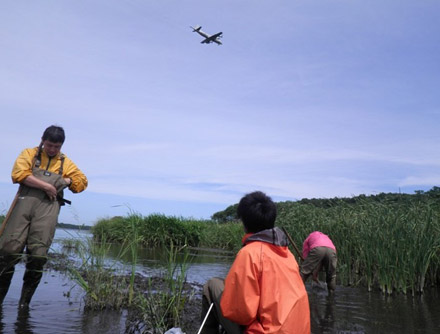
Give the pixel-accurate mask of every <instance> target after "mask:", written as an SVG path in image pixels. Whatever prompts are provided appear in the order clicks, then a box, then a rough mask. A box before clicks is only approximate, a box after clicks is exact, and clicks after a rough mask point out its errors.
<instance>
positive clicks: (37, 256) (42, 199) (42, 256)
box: [0, 150, 67, 306]
mask: <svg viewBox="0 0 440 334" xmlns="http://www.w3.org/2000/svg"><path fill="white" fill-rule="evenodd" d="M40 155H41V150H39V154H37V156H36V157H35V159H34V161H35V162H34V167H33V168H32V175H33V176H34V177H36V178H38V179H40V180H42V181H44V182H47V183H50V184H51V185H53V186H54V187H55V188H56V189H57V191H58V196H57V198H59V199H62V198H63V189H64V188H66V187H67V183H66V182H65V181H64V179H63V177H62V173H63V165H64V156H63V155H61V167H60V170H59V172H58V173H53V172H49V171H48V169H49V165H50V160H49V163H48V166H47V169H41V168H39V167H40V165H41V158H40ZM61 205H64V202H61V201H59V200H55V201H53V200H50V199H49V197H48V196H47V194H46V193H45V192H44V191H43V190H41V189H37V188H32V187H28V186H26V185H23V184H22V185H20V188H19V193H18V199H17V202H16V204H15V207H14V208H13V209H12V212H11V215H10V217H9V222H8V223H7V224H6V226H5V229H4V232H3V234H2V235H1V237H0V304H1V303H2V302H3V299H4V297H5V296H6V293H7V291H8V289H9V286H10V284H11V280H12V276H13V274H14V268H15V265H16V264H17V263H18V262H19V261H20V258H21V256H22V254H23V251H24V249H25V248H26V254H27V261H26V271H25V273H24V276H23V288H22V293H21V298H20V302H19V305H20V306H26V305H28V304H29V302H30V300H31V298H32V296H33V294H34V292H35V289H36V288H37V286H38V284H39V283H40V280H41V277H42V275H43V267H44V264H45V263H46V261H47V257H46V256H47V252H48V250H49V247H50V245H51V244H52V241H53V237H54V234H55V227H56V224H57V221H58V214H59V212H60V206H61Z"/></svg>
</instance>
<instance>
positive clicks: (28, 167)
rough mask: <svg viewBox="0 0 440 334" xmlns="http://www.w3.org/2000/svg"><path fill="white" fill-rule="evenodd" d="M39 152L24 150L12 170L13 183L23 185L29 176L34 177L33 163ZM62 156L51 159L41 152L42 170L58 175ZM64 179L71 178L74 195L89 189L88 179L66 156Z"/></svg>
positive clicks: (35, 149)
mask: <svg viewBox="0 0 440 334" xmlns="http://www.w3.org/2000/svg"><path fill="white" fill-rule="evenodd" d="M37 152H38V147H35V148H27V149H24V150H23V151H22V152H21V153H20V155H19V156H18V158H17V160H15V163H14V167H13V168H12V174H11V177H12V182H13V183H21V182H23V180H24V179H25V178H27V177H28V176H29V175H32V167H33V166H32V163H33V160H34V157H35V155H36V154H37ZM60 156H61V154H57V155H56V156H54V157H52V158H50V157H49V156H48V155H47V154H46V152H44V150H42V152H41V165H40V169H45V170H47V171H49V172H52V173H58V172H59V170H60V168H61V159H60ZM62 176H63V178H70V179H71V181H72V183H71V184H70V186H69V189H70V190H71V191H72V192H73V193H79V192H81V191H83V190H85V189H86V188H87V184H88V181H87V178H86V176H85V175H84V174H83V173H82V172H81V170H80V169H79V168H78V167H77V166H76V165H75V164H74V163H73V161H72V160H70V159H69V158H68V157H67V156H66V155H64V164H63V175H62Z"/></svg>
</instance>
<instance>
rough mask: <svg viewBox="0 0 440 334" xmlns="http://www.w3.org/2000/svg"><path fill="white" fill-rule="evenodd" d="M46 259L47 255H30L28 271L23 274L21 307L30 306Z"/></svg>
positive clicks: (19, 304) (27, 265)
mask: <svg viewBox="0 0 440 334" xmlns="http://www.w3.org/2000/svg"><path fill="white" fill-rule="evenodd" d="M46 261H47V259H46V257H37V256H31V255H28V260H27V263H26V271H25V273H24V276H23V288H22V289H21V297H20V301H19V303H18V306H19V308H23V307H29V303H30V302H31V299H32V296H33V295H34V293H35V290H36V289H37V287H38V284H40V280H41V277H42V276H43V267H44V264H45V263H46Z"/></svg>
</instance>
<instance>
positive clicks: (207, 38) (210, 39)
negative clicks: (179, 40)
mask: <svg viewBox="0 0 440 334" xmlns="http://www.w3.org/2000/svg"><path fill="white" fill-rule="evenodd" d="M191 28H192V30H193V32H196V33H198V34H199V35H200V36H203V37H205V39H204V40H203V41H201V42H200V43H206V44H209V43H212V42H214V43H217V44H218V45H221V44H222V42H220V38H221V37H222V34H223V33H222V32H218V33H216V34H214V35H208V34H207V33H206V32H204V31H202V30H200V29H202V27H201V26H197V27H195V28H194V27H191Z"/></svg>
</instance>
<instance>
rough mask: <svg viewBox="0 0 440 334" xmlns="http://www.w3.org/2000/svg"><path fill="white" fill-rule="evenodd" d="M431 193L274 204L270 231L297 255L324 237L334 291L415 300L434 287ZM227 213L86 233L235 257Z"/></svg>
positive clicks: (113, 222)
mask: <svg viewBox="0 0 440 334" xmlns="http://www.w3.org/2000/svg"><path fill="white" fill-rule="evenodd" d="M433 190H434V191H432V192H427V193H416V194H415V195H407V194H404V195H402V194H380V195H377V196H358V197H355V198H350V199H347V198H343V199H331V200H316V199H312V200H302V201H299V202H280V203H277V208H278V217H277V221H276V226H279V227H285V228H286V230H287V231H288V233H289V234H290V235H291V236H292V238H293V240H294V241H295V243H296V245H297V246H298V247H299V248H301V246H302V241H303V240H304V239H305V238H306V237H307V235H308V234H309V233H310V232H312V231H315V230H319V231H322V232H324V233H326V234H328V235H329V236H330V237H331V239H332V240H333V241H334V243H335V245H336V248H337V251H338V276H337V278H338V284H342V285H346V286H365V287H366V288H367V289H368V290H373V289H379V290H380V291H382V292H383V293H387V294H391V293H393V292H401V293H405V294H407V293H411V294H412V295H414V294H416V293H421V292H423V290H424V288H426V287H428V286H438V285H440V188H438V187H435V188H434V189H433ZM231 208H232V209H231ZM233 208H234V206H231V207H229V208H227V209H226V210H225V211H224V213H225V214H224V215H223V216H224V217H227V219H225V220H224V221H225V222H221V221H219V220H218V219H216V220H194V219H185V218H179V217H167V216H165V215H161V214H153V215H149V216H145V217H144V216H141V215H138V214H130V215H128V216H127V217H113V218H111V219H101V220H99V221H98V222H97V223H96V224H95V226H93V228H92V232H93V234H94V236H95V238H96V239H97V240H99V239H100V238H105V239H106V240H111V241H115V242H123V241H124V240H127V238H130V233H132V232H133V230H132V229H134V230H135V231H136V233H137V235H138V236H139V240H140V242H141V243H142V244H144V245H145V246H147V247H156V246H164V245H165V246H166V245H167V244H169V243H170V242H172V243H174V244H175V245H184V244H186V245H189V246H192V247H207V248H219V249H226V250H233V251H237V250H238V249H239V248H240V246H241V238H242V236H243V228H242V225H241V223H239V222H238V221H236V220H235V219H234V216H233V211H234V210H233ZM214 216H216V217H219V216H221V215H218V214H217V215H214ZM133 220H134V221H135V222H136V223H135V224H133V223H132V222H133ZM130 222H131V223H130ZM127 226H131V228H127ZM292 252H293V253H294V254H295V251H294V249H293V248H292ZM295 255H296V254H295Z"/></svg>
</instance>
